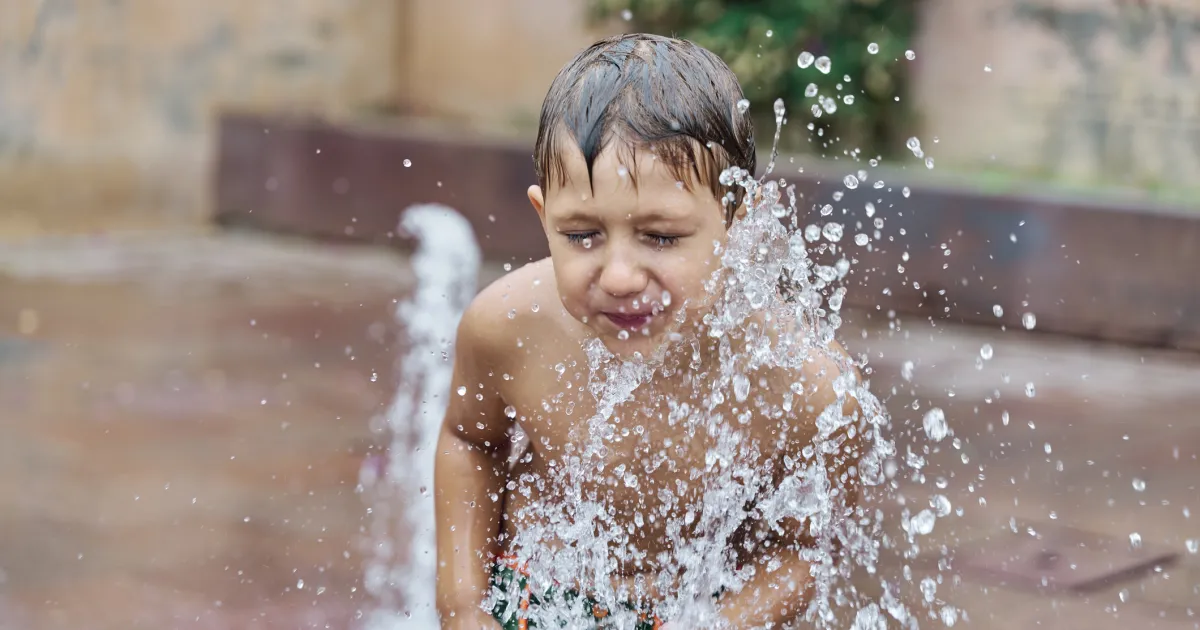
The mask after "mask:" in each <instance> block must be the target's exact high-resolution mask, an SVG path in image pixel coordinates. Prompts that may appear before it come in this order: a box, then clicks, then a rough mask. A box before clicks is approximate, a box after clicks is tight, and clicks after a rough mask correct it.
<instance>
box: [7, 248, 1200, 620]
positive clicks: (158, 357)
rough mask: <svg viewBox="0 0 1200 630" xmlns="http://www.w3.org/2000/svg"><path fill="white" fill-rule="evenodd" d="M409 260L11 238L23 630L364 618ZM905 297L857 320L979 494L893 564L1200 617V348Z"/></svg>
mask: <svg viewBox="0 0 1200 630" xmlns="http://www.w3.org/2000/svg"><path fill="white" fill-rule="evenodd" d="M494 272H495V269H494V267H493V268H490V269H489V270H488V272H487V273H485V276H488V277H493V275H494ZM485 279H486V278H485ZM409 282H410V278H409V275H408V269H407V266H406V265H405V264H404V261H403V259H402V258H401V257H400V256H398V255H394V254H391V253H388V252H384V251H380V250H378V249H362V248H354V249H342V248H331V247H329V246H314V245H313V244H311V243H308V242H293V241H287V240H280V239H271V238H266V237H257V236H253V237H251V236H237V235H235V236H228V235H227V236H220V237H180V236H172V237H168V238H167V240H163V239H162V238H156V239H148V238H147V239H133V240H131V241H128V242H125V241H117V242H114V241H110V240H96V239H93V240H82V241H81V240H70V239H67V240H59V241H54V242H42V243H35V244H30V245H28V246H22V247H19V248H18V247H9V246H6V247H5V248H3V250H2V251H0V629H2V630H10V629H14V630H15V629H25V628H29V629H43V628H70V629H72V630H83V629H93V628H94V629H113V630H117V629H127V628H155V629H160V628H185V629H190V628H310V627H311V628H326V627H328V628H349V627H355V625H356V624H355V622H354V618H355V613H356V611H357V610H362V609H365V608H368V607H369V606H370V602H369V600H368V598H367V597H366V596H365V594H364V593H363V592H362V588H361V579H360V576H361V574H362V562H363V560H362V553H361V550H362V540H361V538H360V536H361V530H360V528H361V526H362V525H363V524H364V522H365V521H364V517H365V510H366V508H365V506H364V504H363V502H362V499H361V498H360V497H359V496H358V495H356V493H355V485H356V484H357V481H358V471H359V467H360V465H361V462H362V461H363V459H364V458H365V457H367V456H368V455H369V454H370V453H371V451H372V450H373V448H374V447H376V446H377V445H380V444H382V443H383V442H384V440H383V438H381V437H380V436H376V435H372V433H371V432H370V430H369V420H370V418H371V417H372V415H374V414H378V413H381V412H382V410H383V408H384V405H386V404H387V402H388V398H389V395H390V392H391V390H392V388H393V384H394V383H395V382H396V379H397V378H399V375H397V374H396V373H395V371H394V370H393V361H394V359H395V356H396V351H397V348H396V344H395V343H394V339H395V336H396V335H397V333H398V331H397V330H396V327H395V324H394V323H393V322H392V321H391V302H392V300H393V299H394V298H397V297H401V296H403V294H404V292H405V289H406V287H407V286H408V284H409ZM900 319H901V321H900V327H899V331H898V332H890V334H889V330H888V320H887V318H886V316H885V315H883V314H882V313H874V314H872V317H871V318H867V317H865V315H864V314H862V313H858V314H854V315H853V317H852V318H851V320H852V322H851V323H850V324H847V325H846V327H845V328H844V331H843V337H844V338H845V340H846V343H847V345H848V346H849V347H850V349H851V350H852V351H853V352H855V353H866V354H867V355H868V356H869V359H870V365H871V366H872V368H873V370H874V373H873V374H872V375H871V378H872V382H873V388H874V389H875V390H876V391H877V392H878V393H879V394H880V395H881V396H883V397H886V398H887V399H888V400H889V409H890V410H891V413H892V414H893V417H894V420H895V425H896V427H897V433H898V435H897V442H898V448H899V451H900V454H901V456H905V455H906V454H907V451H908V447H909V445H913V447H912V448H913V449H914V450H915V451H918V453H919V451H920V449H921V448H922V445H924V444H927V443H928V442H927V440H926V439H925V438H924V437H923V430H922V429H921V428H920V427H921V418H922V416H923V415H924V414H925V412H926V411H927V410H928V409H929V407H930V406H931V403H932V405H936V406H939V407H941V408H942V409H944V410H945V413H946V417H947V420H948V422H949V424H950V427H951V429H952V430H953V432H954V436H953V437H956V438H958V439H960V440H961V443H960V444H959V446H958V447H957V448H956V447H955V446H954V444H953V443H952V441H953V440H952V438H947V439H946V440H945V441H943V442H941V443H940V444H939V445H938V449H939V450H938V451H937V452H934V453H931V454H929V455H925V457H926V459H927V463H926V465H925V469H924V470H925V474H926V477H927V478H928V479H929V482H928V483H925V484H918V483H915V482H909V481H906V482H905V483H904V484H903V485H902V488H903V493H904V495H905V498H906V503H907V506H908V507H909V508H910V510H911V511H912V512H913V513H915V512H918V511H920V510H922V509H925V508H928V507H930V504H929V495H930V494H931V493H932V492H941V493H942V494H944V495H945V496H946V498H947V499H948V500H949V502H950V505H951V506H952V509H958V508H960V507H961V509H962V510H963V512H962V515H961V516H955V515H950V516H947V517H945V518H942V519H939V520H938V522H937V524H936V526H935V527H934V530H933V532H932V533H931V534H930V535H929V536H927V537H924V538H923V543H922V545H921V548H922V549H921V553H920V554H919V555H918V556H917V557H916V558H912V559H909V560H904V559H902V558H898V557H896V555H895V554H884V556H885V560H884V563H883V565H882V566H881V567H880V572H881V573H883V574H885V575H893V576H897V577H899V576H901V575H902V572H903V570H902V568H901V567H902V565H903V564H905V563H907V564H909V565H910V566H911V568H912V570H913V572H914V574H915V575H916V576H917V578H918V579H919V578H920V577H921V576H924V575H938V574H939V573H940V575H941V576H942V579H943V584H942V585H941V586H939V587H938V589H937V592H936V595H935V598H936V599H938V600H946V601H948V602H950V603H953V604H955V605H957V606H959V607H961V608H963V609H965V610H966V612H967V615H968V616H969V618H970V621H971V622H972V627H979V628H1033V627H1052V628H1129V627H1139V628H1151V627H1156V628H1194V627H1196V624H1197V622H1198V617H1197V615H1200V555H1196V554H1189V551H1188V543H1186V542H1185V541H1186V540H1187V539H1197V538H1200V490H1198V489H1197V485H1198V484H1200V461H1198V459H1197V457H1198V455H1197V453H1198V450H1200V411H1197V410H1198V409H1200V388H1198V387H1197V383H1198V382H1200V378H1198V377H1197V374H1200V371H1198V369H1200V360H1198V358H1197V357H1195V356H1194V355H1185V354H1173V353H1169V352H1161V351H1148V350H1144V349H1138V348H1129V347H1119V346H1109V345H1102V344H1097V343H1092V342H1082V341H1072V340H1066V339H1062V338H1054V337H1050V336H1045V335H1039V334H1036V333H1033V334H1031V333H1026V332H1023V331H1022V332H1013V331H1009V332H1001V331H1000V330H998V329H997V330H989V329H981V328H967V327H960V326H951V325H945V324H938V325H937V326H936V327H933V326H931V325H930V323H929V322H928V321H925V322H922V321H921V320H920V319H918V318H916V317H912V318H906V317H903V316H901V318H900ZM864 331H865V336H864V335H863V332H864ZM984 344H990V345H991V346H992V348H993V357H992V358H991V359H990V360H988V361H984V362H983V368H982V369H977V366H976V363H977V358H980V360H982V359H981V355H980V349H981V347H982V346H984ZM907 361H911V362H912V363H913V367H912V380H911V382H909V381H907V380H905V378H904V377H903V376H902V372H907V370H905V369H904V368H903V365H904V363H905V362H907ZM1005 375H1007V377H1006V376H1005ZM1029 382H1032V383H1033V384H1034V388H1035V396H1034V397H1032V398H1030V397H1028V396H1027V395H1026V391H1025V390H1026V383H1029ZM893 386H894V387H895V393H894V394H893V393H891V391H892V388H893ZM997 390H998V394H997ZM914 391H915V393H914ZM914 399H915V400H917V401H918V402H919V404H918V407H919V408H918V409H915V410H914V409H913V408H912V407H911V403H912V402H913V401H914ZM989 400H990V402H989ZM1004 411H1007V412H1008V416H1009V421H1008V424H1007V425H1005V424H1004V422H1003V420H1002V412H1004ZM910 431H912V432H913V433H912V434H913V435H914V436H920V439H916V440H914V439H913V438H910V437H908V436H907V434H908V432H910ZM964 459H965V461H966V463H964ZM981 466H982V472H981V471H980V467H981ZM905 470H907V469H906V468H904V467H901V471H905ZM938 477H943V478H944V485H945V488H944V489H943V490H938V485H939V482H937V478H938ZM880 508H881V509H883V510H884V511H885V512H886V513H888V514H891V515H892V517H891V521H892V522H893V523H898V522H899V518H900V517H899V515H900V511H901V509H902V507H901V506H899V505H897V504H896V502H895V501H888V502H886V503H881V504H880ZM1191 512H1197V514H1196V515H1194V516H1192V517H1191V518H1189V517H1188V516H1187V515H1188V514H1190V513H1191ZM1067 528H1075V529H1077V530H1080V532H1079V533H1074V534H1073V533H1070V532H1071V531H1072V530H1070V529H1067ZM893 529H894V530H898V527H896V528H893ZM1014 529H1015V530H1016V531H1017V532H1019V533H1018V534H1014V533H1013V530H1014ZM1030 531H1033V532H1036V533H1037V534H1038V535H1040V536H1041V539H1040V540H1041V541H1042V543H1036V541H1037V540H1038V539H1036V538H1033V537H1032V536H1031V535H1030ZM1064 532H1066V533H1064ZM1134 534H1136V536H1132V535H1134ZM1131 536H1132V540H1131ZM1029 541H1035V544H1032V545H1030V544H1028V543H1029ZM1021 543H1026V545H1025V546H1021ZM1193 544H1194V543H1193ZM942 545H945V550H943V549H942ZM1193 548H1194V547H1193ZM939 558H952V559H953V563H952V566H951V568H950V569H947V570H943V571H940V572H939V571H938V570H937V564H938V561H939ZM1155 565H1158V568H1155ZM860 577H862V576H860ZM860 581H861V583H862V584H863V585H864V587H870V585H872V584H876V585H877V583H878V580H877V579H867V578H865V577H863V578H862V579H861V580H860ZM907 590H908V591H911V592H910V593H909V595H910V596H915V597H920V596H921V595H920V594H919V592H918V590H917V588H916V586H915V585H910V586H908V587H907ZM963 623H964V622H963V621H962V620H959V624H960V625H961V624H963ZM922 625H923V627H934V626H936V624H935V623H934V622H933V621H932V620H928V619H925V620H922Z"/></svg>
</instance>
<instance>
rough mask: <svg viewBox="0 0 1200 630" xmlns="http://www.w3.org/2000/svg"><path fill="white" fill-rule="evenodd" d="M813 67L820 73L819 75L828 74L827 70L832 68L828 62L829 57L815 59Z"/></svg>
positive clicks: (831, 64)
mask: <svg viewBox="0 0 1200 630" xmlns="http://www.w3.org/2000/svg"><path fill="white" fill-rule="evenodd" d="M813 67H815V68H816V69H817V70H819V71H820V72H821V74H829V70H830V69H832V68H833V63H832V62H830V61H829V57H824V56H821V57H817V60H816V61H814V62H813Z"/></svg>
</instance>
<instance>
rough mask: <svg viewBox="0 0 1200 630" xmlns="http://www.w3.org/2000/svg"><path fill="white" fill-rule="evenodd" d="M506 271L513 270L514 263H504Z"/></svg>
mask: <svg viewBox="0 0 1200 630" xmlns="http://www.w3.org/2000/svg"><path fill="white" fill-rule="evenodd" d="M504 270H505V271H512V263H504Z"/></svg>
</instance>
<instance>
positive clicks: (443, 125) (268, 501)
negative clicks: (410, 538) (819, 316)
mask: <svg viewBox="0 0 1200 630" xmlns="http://www.w3.org/2000/svg"><path fill="white" fill-rule="evenodd" d="M627 31H650V32H656V33H661V34H676V35H678V36H681V37H687V38H690V39H693V40H695V41H697V42H698V43H701V44H702V45H705V46H707V47H709V48H711V49H712V50H714V51H715V52H717V53H718V54H720V55H721V56H722V57H723V58H724V59H726V60H727V61H728V63H729V64H730V65H731V67H732V68H733V69H734V70H735V72H737V73H738V75H739V77H740V78H741V80H742V82H743V85H744V86H745V89H746V93H747V98H748V99H749V100H750V102H751V111H752V112H753V113H754V114H755V115H756V116H757V117H758V119H759V120H760V123H759V125H758V132H757V137H758V140H759V143H760V149H761V150H762V151H763V152H764V156H765V155H767V152H769V151H770V148H771V145H770V141H771V135H772V132H773V130H774V120H773V114H772V103H773V102H774V100H775V99H776V98H782V99H784V102H785V104H786V106H787V108H788V112H789V115H788V123H787V125H785V126H784V128H783V130H782V133H781V139H780V147H779V148H780V151H781V157H780V159H779V162H778V166H777V168H776V174H777V175H779V176H782V177H785V178H787V179H788V181H789V182H790V183H794V184H796V186H797V189H798V191H799V193H800V195H801V197H802V198H801V203H800V210H801V211H802V212H805V213H808V212H812V217H811V218H808V217H806V219H807V220H820V217H819V216H818V214H817V212H816V211H815V210H814V207H820V206H822V205H824V204H827V203H828V204H835V205H836V206H837V209H838V211H839V212H840V215H842V219H841V220H842V221H843V222H844V223H846V224H847V227H848V229H849V228H850V227H851V226H853V228H854V229H853V230H852V231H854V232H861V233H863V234H866V235H867V236H868V239H869V240H870V245H869V246H860V247H856V246H850V245H849V243H847V246H848V247H849V248H850V250H851V251H853V253H854V254H855V259H856V261H857V262H856V264H855V269H856V271H855V272H854V274H852V275H851V276H850V278H849V280H848V287H849V291H850V292H849V294H848V296H847V306H846V308H845V311H846V312H845V313H844V315H845V317H846V324H845V325H844V326H843V328H842V334H843V337H844V338H845V340H846V344H847V346H848V347H849V348H850V350H851V351H852V352H854V353H855V354H857V355H860V356H862V357H864V358H865V359H867V360H868V361H869V365H870V375H871V379H872V387H873V389H875V390H876V391H877V392H878V393H879V394H880V395H881V396H885V397H886V398H887V404H888V407H889V409H890V410H891V412H892V415H893V418H894V422H895V425H896V430H897V436H896V437H897V440H898V442H899V444H900V452H905V448H907V447H910V446H911V447H913V448H920V445H919V443H916V442H914V439H913V437H912V435H911V434H910V430H911V427H914V426H916V427H919V426H920V419H921V415H922V414H923V413H924V412H925V410H927V409H928V408H929V407H930V406H931V405H936V406H939V407H941V408H943V409H944V410H945V411H946V415H947V418H948V419H949V421H950V423H951V426H952V428H953V429H954V431H955V435H956V436H957V437H959V438H960V442H959V443H957V444H956V445H955V447H954V448H949V447H947V448H946V449H945V451H934V452H931V453H928V454H926V458H927V464H926V468H925V472H926V475H927V477H928V478H929V479H935V480H936V483H937V485H938V487H939V488H940V490H939V492H941V493H943V494H946V495H947V496H948V497H950V499H951V500H952V502H953V504H954V506H956V508H958V510H956V513H955V515H954V516H952V517H949V518H948V519H947V520H943V521H939V525H938V529H937V531H935V532H934V534H933V539H932V542H931V543H928V544H927V545H926V547H928V552H927V554H926V555H925V556H922V557H917V558H892V559H889V560H887V562H885V563H884V564H883V566H882V570H883V571H885V572H886V571H892V572H894V573H896V574H899V573H900V572H901V571H902V570H903V568H904V567H905V566H906V565H912V566H922V563H924V566H927V567H932V570H934V571H935V572H937V573H938V574H939V575H940V576H941V578H942V581H943V582H942V586H941V587H940V590H939V591H938V593H937V596H936V597H937V598H938V599H939V601H940V600H944V601H946V602H950V603H953V604H954V605H956V606H959V607H961V608H962V609H963V610H965V611H966V617H964V618H960V619H959V620H958V623H962V624H966V623H970V624H973V625H974V626H977V627H983V628H1030V627H1035V626H1036V627H1080V628H1084V627H1086V628H1126V627H1133V626H1139V627H1158V628H1196V627H1200V626H1198V625H1197V624H1200V556H1197V555H1196V554H1197V551H1198V544H1200V543H1198V542H1197V541H1198V540H1200V520H1197V519H1200V516H1196V517H1193V516H1192V515H1191V513H1192V512H1193V511H1194V512H1198V513H1200V499H1198V497H1200V490H1198V489H1197V485H1198V484H1200V462H1198V461H1197V457H1198V451H1200V412H1198V411H1197V408H1198V407H1197V405H1198V404H1200V387H1198V384H1200V362H1198V361H1197V355H1196V352H1197V351H1200V274H1198V273H1197V271H1198V270H1200V213H1197V211H1198V210H1200V5H1197V4H1196V3H1195V2H1194V0H970V1H969V2H968V1H964V0H803V1H799V0H792V1H784V0H742V1H733V0H513V1H511V2H504V3H497V2H486V1H484V0H441V1H439V2H433V1H432V0H287V1H286V2H285V1H283V0H249V1H246V0H241V1H236V2H235V1H233V0H210V1H209V2H204V3H184V2H174V1H171V2H162V1H159V0H40V1H39V0H6V1H5V2H3V3H2V5H0V629H3V630H9V629H14V630H15V629H24V628H33V629H41V628H71V629H91V628H96V629H109V628H111V629H114V630H115V629H124V628H357V627H361V624H362V618H363V616H364V613H366V612H369V611H370V610H372V608H373V607H374V606H375V604H374V603H373V600H372V597H371V596H369V595H368V594H367V593H366V592H365V589H364V586H363V579H362V576H363V573H364V563H365V562H366V558H367V556H368V555H370V554H369V553H367V552H366V550H367V548H368V547H369V546H370V543H371V538H370V536H369V530H370V519H369V518H368V508H369V507H371V499H370V498H369V497H364V496H363V495H362V493H361V492H360V490H361V489H360V488H359V487H358V485H359V479H360V471H361V469H362V468H363V466H364V465H367V466H373V465H375V464H373V463H372V462H375V461H377V458H379V457H387V456H391V457H397V456H399V457H403V456H405V454H404V453H396V452H393V453H390V454H389V453H387V452H386V450H387V448H386V447H387V445H388V444H389V443H390V440H391V437H390V436H389V435H387V432H386V431H385V430H384V429H383V426H384V423H383V422H382V420H381V418H382V416H383V414H384V413H385V411H386V407H387V405H388V403H389V401H390V400H391V398H392V396H393V394H394V392H395V391H396V386H397V384H398V383H400V382H401V381H402V379H404V378H405V375H404V374H400V373H398V371H397V369H396V361H397V358H398V356H399V353H400V352H401V351H402V349H403V347H404V331H403V330H401V329H400V328H399V326H398V325H397V324H396V322H395V317H394V310H395V305H396V302H397V300H402V299H404V297H405V296H406V295H408V294H409V292H410V291H411V288H412V286H413V277H412V272H411V268H410V266H409V263H408V255H409V253H410V252H411V251H412V243H410V242H407V241H405V240H404V239H403V238H401V237H399V236H398V235H397V234H396V224H397V219H398V217H399V214H400V212H401V211H402V210H403V209H404V208H405V207H407V206H409V205H411V204H415V203H423V202H431V201H435V202H442V203H446V204H448V205H450V206H452V207H454V208H456V209H457V210H459V211H460V212H462V213H463V215H464V216H466V217H467V219H468V220H469V221H471V223H472V225H473V226H474V228H475V230H476V232H477V237H478V241H479V245H480V246H481V248H482V250H483V252H484V254H485V258H486V263H485V265H484V268H483V270H482V271H481V281H482V282H487V281H489V280H490V279H493V278H495V277H498V276H499V275H500V274H502V273H503V267H502V266H503V265H505V264H513V265H519V264H521V263H523V262H527V261H529V260H533V259H536V258H538V257H540V256H542V255H544V253H545V239H544V236H543V235H542V233H541V231H540V227H539V225H538V224H537V222H536V221H535V220H534V217H533V214H532V212H530V211H529V210H528V208H527V202H526V201H525V195H524V189H525V188H526V187H527V186H528V185H529V184H531V183H534V177H533V169H532V162H531V158H530V155H531V153H532V144H533V138H534V135H535V133H536V123H537V116H538V110H539V107H540V105H541V100H542V98H543V96H544V94H545V91H546V89H547V87H548V85H549V83H550V81H551V79H552V78H553V77H554V75H555V73H556V72H557V71H558V69H559V68H560V67H561V66H562V65H563V64H565V63H566V62H567V61H568V60H569V59H570V58H571V56H572V55H574V54H575V53H576V52H577V51H578V50H580V49H581V48H583V47H585V46H586V45H588V44H590V43H591V42H592V41H594V40H595V39H596V38H598V37H600V36H603V35H607V34H612V33H619V32H627ZM804 52H808V53H811V55H812V56H814V57H822V56H827V57H829V58H830V60H831V62H830V65H831V67H830V68H829V72H827V73H826V72H823V71H822V70H820V69H819V66H823V63H821V62H820V61H818V62H816V63H813V64H806V63H803V62H800V61H798V59H799V58H800V57H801V53H804ZM766 161H767V160H766V159H760V164H765V163H766ZM848 175H851V176H853V177H854V183H853V184H848V179H847V176H848ZM847 241H849V237H847ZM914 444H917V445H916V446H913V445H914ZM929 492H930V488H929V487H928V486H926V485H924V484H923V483H919V482H918V481H917V480H908V481H906V482H905V485H904V486H903V488H902V496H904V497H906V500H907V501H908V502H909V504H910V505H912V504H913V502H917V503H924V502H926V501H927V500H928V494H929ZM880 509H883V510H885V512H887V513H888V514H897V515H898V514H899V513H900V511H901V507H900V506H898V505H896V501H894V500H892V501H890V502H888V503H887V504H886V505H882V504H881V506H880ZM397 535H398V536H402V535H403V534H402V533H401V534H397ZM1031 541H1032V542H1031ZM949 559H952V560H953V562H951V563H949V564H945V563H946V562H947V561H948V560H949ZM889 563H890V564H889ZM944 621H945V620H939V619H925V620H923V621H922V623H923V624H925V625H927V626H936V625H939V624H943V623H944Z"/></svg>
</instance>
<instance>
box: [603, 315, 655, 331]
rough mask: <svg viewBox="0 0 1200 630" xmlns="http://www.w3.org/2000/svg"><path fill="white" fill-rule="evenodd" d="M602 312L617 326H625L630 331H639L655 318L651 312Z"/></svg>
mask: <svg viewBox="0 0 1200 630" xmlns="http://www.w3.org/2000/svg"><path fill="white" fill-rule="evenodd" d="M602 314H603V315H604V316H605V317H607V318H608V321H610V322H612V323H613V324H615V325H616V326H617V328H623V329H625V330H630V331H637V330H641V329H643V328H645V327H646V326H647V325H649V324H650V320H651V319H653V317H654V314H653V313H650V312H645V313H602Z"/></svg>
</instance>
